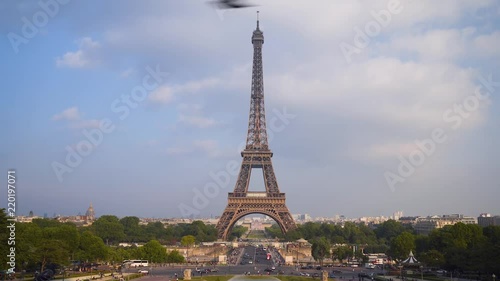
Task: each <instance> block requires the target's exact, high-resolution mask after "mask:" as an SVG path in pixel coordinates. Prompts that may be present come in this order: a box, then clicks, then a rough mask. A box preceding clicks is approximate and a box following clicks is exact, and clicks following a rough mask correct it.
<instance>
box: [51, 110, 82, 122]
mask: <svg viewBox="0 0 500 281" xmlns="http://www.w3.org/2000/svg"><path fill="white" fill-rule="evenodd" d="M79 119H80V111H78V108H77V107H76V106H73V107H70V108H67V109H65V110H63V111H62V112H61V113H58V114H56V115H54V116H53V117H52V120H56V121H57V120H70V121H74V120H79Z"/></svg>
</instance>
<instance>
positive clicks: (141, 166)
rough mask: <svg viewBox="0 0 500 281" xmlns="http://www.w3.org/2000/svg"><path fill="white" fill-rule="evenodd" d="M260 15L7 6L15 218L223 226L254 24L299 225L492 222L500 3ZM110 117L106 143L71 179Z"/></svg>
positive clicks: (7, 110)
mask: <svg viewBox="0 0 500 281" xmlns="http://www.w3.org/2000/svg"><path fill="white" fill-rule="evenodd" d="M252 3H253V4H257V5H259V6H256V7H252V8H246V9H238V10H218V9H217V8H216V7H215V6H214V5H212V4H210V3H209V2H207V1H202V0H190V1H175V0H171V1H140V2H138V1H123V0H122V1H106V2H104V3H103V2H101V1H85V2H81V1H71V0H64V1H63V0H41V1H39V2H37V1H13V0H7V1H2V2H1V3H0V32H1V33H2V35H3V36H2V40H0V53H1V54H2V64H1V65H0V75H1V77H3V79H2V81H3V83H2V85H3V90H2V97H3V99H2V100H3V102H1V103H0V111H1V113H0V119H1V121H2V124H4V129H3V134H2V136H3V137H2V138H0V159H1V162H0V168H1V170H2V171H4V172H3V175H2V176H1V177H0V178H2V179H3V181H4V182H5V181H6V171H7V169H9V168H15V169H16V170H17V175H18V184H17V186H18V187H17V188H18V189H17V191H18V193H17V195H18V197H17V212H18V214H20V215H23V214H24V215H26V214H27V213H28V212H29V211H30V210H33V211H34V212H35V214H39V215H43V214H44V213H47V214H49V215H52V214H54V213H56V214H63V215H70V214H77V213H79V212H81V213H83V212H85V210H86V208H87V207H88V205H89V204H90V202H92V203H93V205H94V208H95V209H96V212H97V214H98V215H103V214H115V215H118V216H126V215H137V216H141V217H180V216H183V215H186V214H187V213H189V212H191V213H193V214H194V215H199V216H202V217H210V216H218V215H220V214H221V213H222V211H223V209H224V207H225V205H226V202H227V192H229V191H231V190H232V189H233V187H234V182H235V180H236V176H235V175H234V174H233V175H230V177H229V180H228V181H229V182H228V183H226V182H222V183H221V182H220V181H216V180H214V178H213V176H211V175H213V174H217V175H222V174H224V173H226V172H227V173H228V175H229V174H230V173H229V172H228V171H229V170H228V168H227V166H228V165H229V166H231V165H233V164H235V163H237V164H235V165H239V164H240V160H241V156H240V155H239V151H240V150H241V144H242V143H243V142H244V141H245V138H246V130H247V123H248V110H249V97H250V81H251V66H252V52H253V49H252V45H251V40H250V38H251V35H252V31H253V30H254V29H255V14H256V11H257V10H259V11H260V19H261V21H260V26H261V29H262V30H263V32H264V37H265V43H264V47H263V58H264V88H265V96H266V110H267V121H268V128H269V130H270V131H271V132H269V134H270V135H272V140H271V144H270V146H271V149H272V150H273V152H274V157H273V161H274V162H273V164H274V167H275V172H276V175H277V179H278V183H279V185H280V189H281V191H282V192H285V193H286V194H287V204H288V207H289V209H290V210H291V212H292V213H309V214H311V215H313V216H333V215H335V214H344V215H346V216H349V217H357V216H376V215H391V214H392V213H393V212H395V211H398V210H402V211H403V212H404V213H405V214H407V215H433V214H446V213H465V214H468V215H473V216H477V215H479V213H482V212H489V213H492V214H500V207H499V206H500V204H498V198H500V186H499V185H500V183H499V180H498V177H497V176H496V175H497V173H498V167H499V166H500V165H499V164H500V163H499V161H500V160H499V159H500V157H499V156H500V150H499V148H498V143H499V136H500V128H499V125H498V124H499V123H498V120H499V115H500V114H499V112H500V105H499V103H500V100H499V98H498V93H499V92H500V84H499V82H497V81H500V73H498V64H499V61H500V60H499V58H500V51H499V49H498V46H499V45H500V29H499V23H500V4H499V2H497V1H494V0H490V1H439V2H435V1H396V0H390V1H326V0H325V1H320V0H318V1H316V2H314V5H313V4H311V2H310V1H294V3H293V5H291V4H290V2H289V1H284V0H273V1H263V0H262V1H257V0H255V1H252ZM44 7H48V8H44ZM31 24H32V25H33V26H34V27H35V28H36V30H35V31H33V30H30V29H29V27H27V26H28V25H31ZM346 46H347V47H346ZM148 68H149V69H154V70H155V69H156V72H157V73H158V72H160V74H161V75H160V79H159V80H158V79H154V77H152V75H151V71H148V70H147V69H148ZM157 78H158V77H157ZM145 79H146V80H147V83H149V84H148V85H150V86H151V87H150V89H149V90H146V92H144V93H145V95H144V96H143V97H144V99H141V100H140V101H139V100H136V102H133V107H132V105H126V107H127V108H128V110H129V114H128V115H127V116H126V117H125V116H123V115H122V113H123V111H117V110H116V105H117V104H118V105H121V106H124V105H125V104H126V103H125V102H124V101H122V98H124V97H125V98H127V96H128V97H129V98H130V97H131V95H132V93H133V92H134V91H135V90H138V89H141V88H142V89H144V88H145V86H144V85H145V84H144V80H145ZM484 81H490V82H489V83H488V82H486V83H485V82H484ZM491 81H493V82H491ZM478 87H479V88H478ZM478 89H479V90H478ZM115 101H116V102H115ZM114 103H116V104H115V106H113V104H114ZM460 108H462V112H459V110H460ZM457 110H458V111H457ZM120 117H124V118H120ZM102 120H106V122H108V125H110V126H113V128H114V129H113V130H112V132H110V133H105V132H104V133H102V136H103V137H102V141H100V142H99V143H98V144H97V145H92V147H91V149H92V150H91V151H90V152H89V153H88V155H86V156H82V157H81V158H82V159H81V161H80V163H78V164H77V165H75V167H70V166H68V163H67V162H66V157H67V155H68V150H67V147H69V148H70V150H72V151H76V150H78V149H79V148H80V149H81V148H82V147H83V146H82V145H83V143H84V142H88V141H89V139H88V138H87V137H86V133H85V132H87V133H88V132H96V130H101V132H102V127H100V126H101V125H100V123H101V122H103V121H102ZM271 122H272V123H273V125H271V124H270V123H271ZM436 130H438V133H439V132H441V137H440V138H437V139H433V138H432V136H433V134H434V133H433V132H434V131H436ZM87 135H88V134H87ZM427 139H431V142H432V144H429V142H425V141H424V140H427ZM441 139H446V140H445V141H443V142H440V141H439V140H441ZM422 143H427V145H428V146H427V148H425V146H424V148H422V146H419V144H422ZM431 148H432V149H431ZM425 149H427V150H425ZM412 157H413V158H412ZM411 159H413V160H411ZM405 161H407V162H408V163H409V165H410V166H411V167H410V168H408V167H406V169H407V170H408V169H409V170H411V171H410V172H405V171H406V170H404V168H403V171H402V172H401V171H398V167H400V166H401V165H403V164H402V163H404V162H405ZM411 161H414V162H413V164H412V162H411ZM54 163H58V164H54ZM54 165H56V166H57V167H62V166H66V167H67V168H68V170H65V171H66V172H64V173H61V170H60V171H59V173H58V172H56V171H55V169H54ZM58 165H59V166H58ZM400 170H401V169H400ZM254 175H255V173H254ZM252 179H253V178H252ZM252 182H253V181H252ZM214 186H215V187H214ZM210 188H212V189H210ZM257 189H258V187H257ZM3 198H5V197H3ZM5 204H6V200H2V206H5ZM186 210H188V211H186Z"/></svg>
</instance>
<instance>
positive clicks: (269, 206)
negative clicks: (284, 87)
mask: <svg viewBox="0 0 500 281" xmlns="http://www.w3.org/2000/svg"><path fill="white" fill-rule="evenodd" d="M257 13H258V12H257ZM252 44H253V69H252V92H251V98H250V117H249V121H248V134H247V142H246V147H245V149H244V150H243V151H242V152H241V156H242V157H243V162H242V163H241V168H240V172H239V174H238V179H237V181H236V186H235V187H234V192H232V193H229V194H228V203H227V207H226V209H225V210H224V213H222V216H221V217H220V219H219V222H218V223H217V230H218V238H219V239H221V240H226V239H227V238H228V236H229V235H230V234H231V230H232V228H233V226H234V224H235V223H236V222H237V221H238V220H239V219H240V218H242V217H244V216H246V215H249V214H263V215H267V216H269V217H271V218H273V219H274V220H275V221H276V222H277V223H278V225H279V226H280V228H281V231H282V232H283V233H286V232H287V231H289V230H291V229H294V228H295V227H296V225H295V222H294V220H293V218H292V216H291V214H290V211H288V208H287V207H286V204H285V193H281V192H280V190H279V187H278V182H277V181H276V176H275V175H274V169H273V164H272V162H271V158H272V157H273V153H272V152H271V150H270V149H269V145H268V141H267V130H266V114H265V108H264V81H263V73H262V45H263V44H264V34H263V33H262V31H261V30H260V29H259V20H258V19H257V29H256V30H255V31H254V32H253V35H252ZM253 168H260V169H262V174H263V176H264V184H265V188H266V190H265V192H249V191H248V185H249V182H250V175H251V173H252V169H253Z"/></svg>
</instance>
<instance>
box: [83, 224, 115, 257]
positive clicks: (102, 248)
mask: <svg viewBox="0 0 500 281" xmlns="http://www.w3.org/2000/svg"><path fill="white" fill-rule="evenodd" d="M108 255H109V249H108V247H106V245H105V244H104V241H102V239H101V238H100V237H98V236H96V235H94V234H92V233H91V232H90V231H85V232H84V233H83V234H82V236H81V238H80V245H79V251H78V255H77V256H78V258H79V259H80V260H88V261H99V260H105V259H106V258H107V257H108Z"/></svg>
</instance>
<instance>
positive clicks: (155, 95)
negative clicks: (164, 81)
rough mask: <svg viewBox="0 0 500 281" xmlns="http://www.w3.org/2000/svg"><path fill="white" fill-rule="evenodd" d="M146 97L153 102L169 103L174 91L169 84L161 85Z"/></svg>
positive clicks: (172, 98)
mask: <svg viewBox="0 0 500 281" xmlns="http://www.w3.org/2000/svg"><path fill="white" fill-rule="evenodd" d="M148 99H149V100H150V101H152V102H155V103H160V104H169V103H170V102H172V101H173V100H174V91H173V90H172V88H171V87H169V86H162V87H159V88H158V89H156V90H154V91H153V92H152V93H151V94H150V95H149V97H148Z"/></svg>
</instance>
